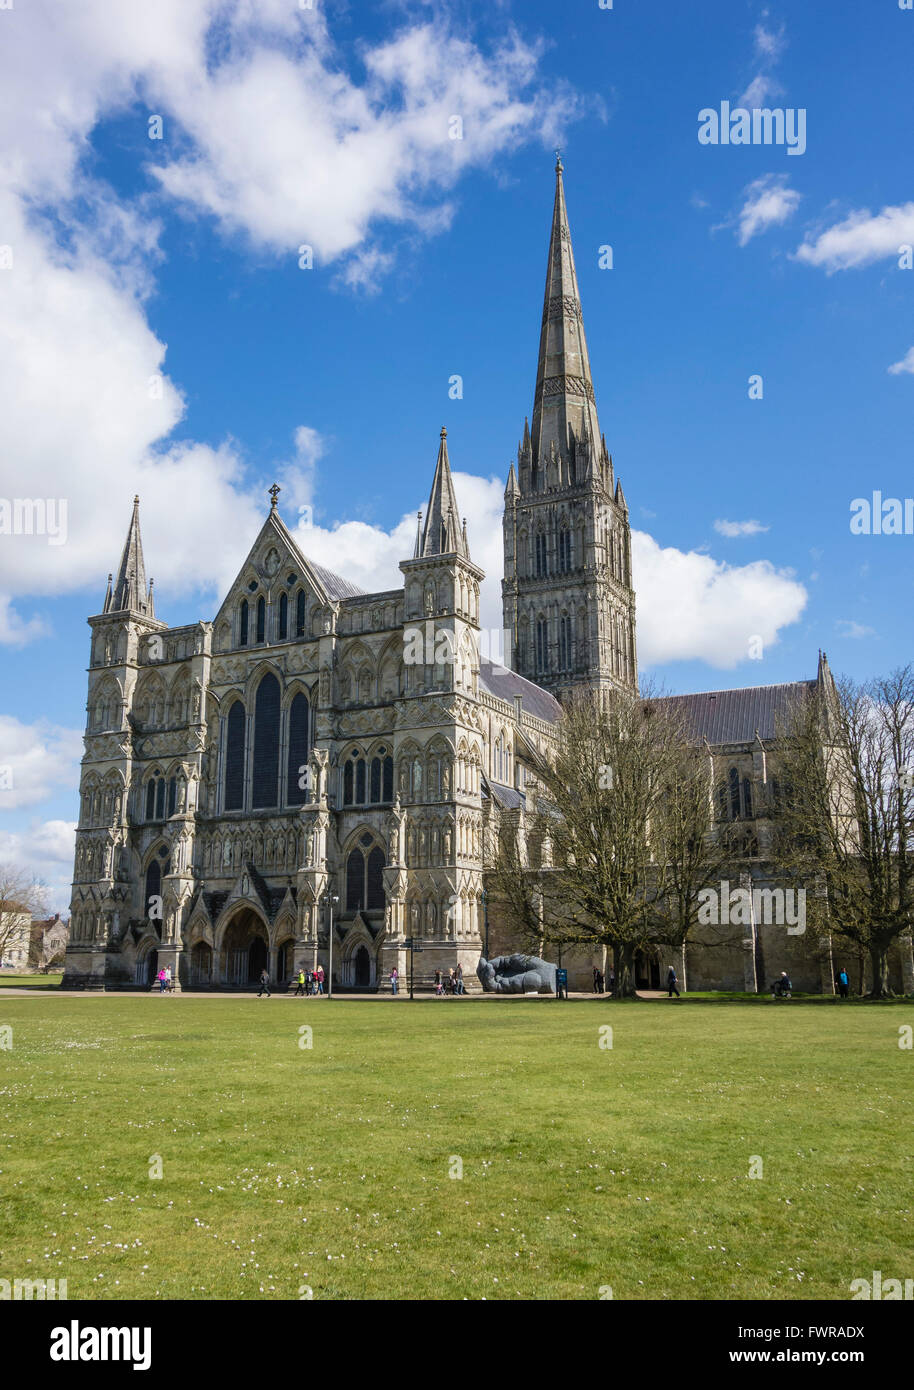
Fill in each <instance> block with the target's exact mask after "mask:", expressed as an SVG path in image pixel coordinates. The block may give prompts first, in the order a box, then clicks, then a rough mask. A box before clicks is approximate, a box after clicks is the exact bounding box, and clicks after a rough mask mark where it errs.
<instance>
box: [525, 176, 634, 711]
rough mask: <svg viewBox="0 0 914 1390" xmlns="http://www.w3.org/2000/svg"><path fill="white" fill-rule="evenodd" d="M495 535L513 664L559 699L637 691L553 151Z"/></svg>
mask: <svg viewBox="0 0 914 1390" xmlns="http://www.w3.org/2000/svg"><path fill="white" fill-rule="evenodd" d="M503 533H504V554H505V577H504V579H503V581H502V620H503V623H504V628H505V631H506V632H508V633H510V634H511V653H512V654H511V663H512V665H513V667H514V669H515V670H516V671H518V672H519V673H520V674H521V675H522V676H525V677H527V678H528V679H529V680H533V681H535V682H536V683H537V684H538V685H542V686H544V687H545V688H546V689H547V690H549V691H551V692H552V693H553V694H554V695H557V696H558V697H559V698H562V697H564V696H565V694H566V693H568V692H569V691H571V690H574V689H575V688H580V687H584V688H585V689H589V690H593V691H597V690H599V691H608V690H613V689H615V690H620V689H621V690H628V691H634V690H637V683H638V662H637V650H636V644H635V594H634V590H633V588H632V573H631V532H630V527H629V516H628V507H627V506H626V502H625V497H624V496H623V493H622V488H621V485H620V484H619V483H618V481H617V479H616V478H615V475H614V472H613V467H612V462H611V460H610V457H609V454H608V452H607V449H606V441H605V439H604V438H603V435H602V434H601V432H600V425H599V421H598V420H597V408H596V405H595V403H594V391H593V381H592V379H591V375H590V359H589V357H588V355H587V341H586V339H585V337H584V323H583V319H582V317H581V297H580V294H579V292H578V278H577V275H576V273H575V268H574V255H573V253H572V250H571V233H570V231H569V229H568V212H567V209H566V207H565V190H564V187H563V184H562V161H561V159H560V158H559V159H557V161H556V166H555V202H554V204H553V209H552V230H551V235H550V238H549V263H548V266H547V269H546V293H545V300H544V304H543V320H542V328H541V331H540V350H539V364H538V366H537V373H536V392H535V395H534V402H533V428H532V430H529V429H528V428H527V424H526V422H525V423H524V436H523V440H522V441H521V444H520V446H519V448H518V451H517V472H516V474H515V472H514V469H513V468H512V469H511V470H510V471H509V473H508V485H507V487H506V488H505V512H504V523H503Z"/></svg>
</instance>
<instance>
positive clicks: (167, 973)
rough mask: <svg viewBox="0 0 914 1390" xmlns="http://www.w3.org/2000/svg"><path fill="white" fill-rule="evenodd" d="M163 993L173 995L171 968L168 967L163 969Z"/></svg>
mask: <svg viewBox="0 0 914 1390" xmlns="http://www.w3.org/2000/svg"><path fill="white" fill-rule="evenodd" d="M165 993H166V994H173V993H174V986H173V985H172V982H171V966H170V965H166V967H165Z"/></svg>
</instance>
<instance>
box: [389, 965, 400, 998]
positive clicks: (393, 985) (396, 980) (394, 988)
mask: <svg viewBox="0 0 914 1390" xmlns="http://www.w3.org/2000/svg"><path fill="white" fill-rule="evenodd" d="M390 992H391V994H399V993H400V976H399V974H398V973H397V967H396V966H394V967H393V969H392V970H391V972H390Z"/></svg>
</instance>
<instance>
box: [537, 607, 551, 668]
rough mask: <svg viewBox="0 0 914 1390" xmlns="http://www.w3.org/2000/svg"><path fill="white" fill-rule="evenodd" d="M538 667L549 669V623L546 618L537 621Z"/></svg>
mask: <svg viewBox="0 0 914 1390" xmlns="http://www.w3.org/2000/svg"><path fill="white" fill-rule="evenodd" d="M536 669H537V671H548V670H549V624H548V623H547V621H546V619H545V618H538V619H537V622H536Z"/></svg>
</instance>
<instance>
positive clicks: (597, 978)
mask: <svg viewBox="0 0 914 1390" xmlns="http://www.w3.org/2000/svg"><path fill="white" fill-rule="evenodd" d="M593 992H594V994H599V993H600V972H599V970H598V969H597V967H596V966H594V968H593Z"/></svg>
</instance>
